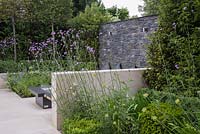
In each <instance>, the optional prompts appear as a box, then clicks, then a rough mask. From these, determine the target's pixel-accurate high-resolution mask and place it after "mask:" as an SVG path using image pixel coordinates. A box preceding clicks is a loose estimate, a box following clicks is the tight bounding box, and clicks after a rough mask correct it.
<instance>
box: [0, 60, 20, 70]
mask: <svg viewBox="0 0 200 134" xmlns="http://www.w3.org/2000/svg"><path fill="white" fill-rule="evenodd" d="M18 71H19V67H18V64H17V63H16V62H14V61H2V60H0V73H7V72H18Z"/></svg>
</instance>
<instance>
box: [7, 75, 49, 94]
mask: <svg viewBox="0 0 200 134" xmlns="http://www.w3.org/2000/svg"><path fill="white" fill-rule="evenodd" d="M50 79H51V77H50V74H48V73H17V74H9V75H8V85H9V87H10V88H11V89H12V90H13V91H14V92H16V93H17V94H18V95H19V96H21V97H32V96H33V95H32V94H31V92H30V91H29V89H28V88H29V87H36V86H40V85H46V84H50V81H51V80H50Z"/></svg>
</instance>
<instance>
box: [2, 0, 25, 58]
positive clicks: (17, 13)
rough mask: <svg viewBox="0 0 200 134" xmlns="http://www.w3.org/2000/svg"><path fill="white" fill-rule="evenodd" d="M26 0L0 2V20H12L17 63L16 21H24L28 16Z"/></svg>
mask: <svg viewBox="0 0 200 134" xmlns="http://www.w3.org/2000/svg"><path fill="white" fill-rule="evenodd" d="M25 2H26V0H0V20H4V21H5V20H9V19H11V23H12V32H13V34H12V36H13V47H14V48H13V49H14V61H17V41H16V20H17V19H19V18H20V19H23V18H24V16H25V14H26V8H25V6H24V3H25Z"/></svg>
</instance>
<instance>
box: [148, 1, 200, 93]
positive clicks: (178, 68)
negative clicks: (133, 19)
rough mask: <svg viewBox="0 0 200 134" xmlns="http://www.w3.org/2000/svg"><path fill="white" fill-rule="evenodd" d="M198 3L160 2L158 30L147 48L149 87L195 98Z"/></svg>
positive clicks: (199, 47) (198, 79)
mask: <svg viewBox="0 0 200 134" xmlns="http://www.w3.org/2000/svg"><path fill="white" fill-rule="evenodd" d="M199 11H200V3H199V1H198V0H194V1H188V0H184V1H173V0H161V4H160V7H159V14H160V16H159V29H158V31H157V32H156V33H155V34H154V35H153V36H152V43H151V45H150V46H149V48H148V62H149V64H150V68H152V69H151V70H149V71H147V73H146V75H145V77H146V79H147V81H148V84H149V86H150V87H151V88H155V89H157V90H169V91H170V92H174V93H178V94H183V95H187V96H197V91H198V90H199V84H200V76H199V73H198V70H199V69H200V68H199V67H200V66H199V64H200V63H199V56H200V53H199V52H200V44H199V42H200V38H199V37H198V35H199V34H200V31H199V27H200V23H199V18H200V14H199Z"/></svg>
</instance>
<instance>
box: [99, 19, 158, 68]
mask: <svg viewBox="0 0 200 134" xmlns="http://www.w3.org/2000/svg"><path fill="white" fill-rule="evenodd" d="M157 20H158V18H157V16H147V17H140V18H136V19H130V20H126V21H119V22H113V23H107V24H103V25H102V26H101V28H100V33H99V41H100V48H99V66H100V69H110V68H112V69H119V68H121V67H122V68H123V69H125V68H126V69H127V68H142V67H145V66H146V65H147V63H146V56H145V55H146V46H147V44H149V43H150V41H149V40H148V36H149V35H150V34H151V33H152V32H153V31H155V30H156V29H157V28H158V23H157Z"/></svg>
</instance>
